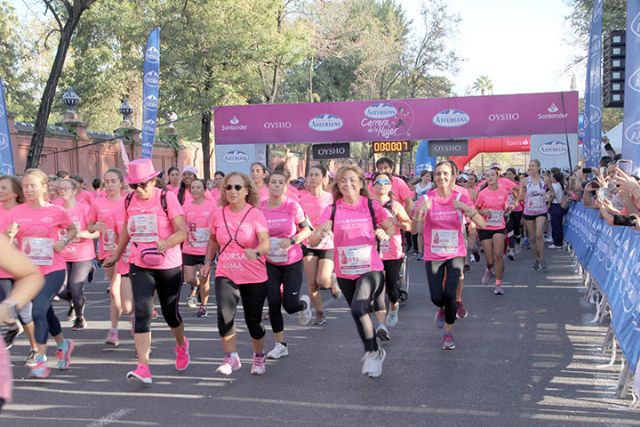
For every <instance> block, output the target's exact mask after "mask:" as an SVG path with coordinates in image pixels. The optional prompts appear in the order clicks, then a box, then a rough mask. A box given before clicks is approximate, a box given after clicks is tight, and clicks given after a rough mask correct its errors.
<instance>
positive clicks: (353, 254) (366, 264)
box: [338, 245, 371, 274]
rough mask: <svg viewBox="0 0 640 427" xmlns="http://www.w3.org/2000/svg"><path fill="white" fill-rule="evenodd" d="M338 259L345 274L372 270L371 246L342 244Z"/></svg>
mask: <svg viewBox="0 0 640 427" xmlns="http://www.w3.org/2000/svg"><path fill="white" fill-rule="evenodd" d="M338 260H339V262H340V270H341V271H342V273H343V274H364V273H368V272H370V271H371V246H369V245H359V246H340V247H338Z"/></svg>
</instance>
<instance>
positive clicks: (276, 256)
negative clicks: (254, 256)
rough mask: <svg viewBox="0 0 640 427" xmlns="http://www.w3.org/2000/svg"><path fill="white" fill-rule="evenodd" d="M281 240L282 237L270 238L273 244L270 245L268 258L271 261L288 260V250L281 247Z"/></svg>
mask: <svg viewBox="0 0 640 427" xmlns="http://www.w3.org/2000/svg"><path fill="white" fill-rule="evenodd" d="M280 240H282V239H280V238H278V237H271V238H270V239H269V242H270V244H271V246H270V247H269V255H267V259H268V260H269V261H271V262H277V263H281V262H287V258H288V255H287V250H286V249H282V248H281V247H280Z"/></svg>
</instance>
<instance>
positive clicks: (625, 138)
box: [622, 1, 640, 175]
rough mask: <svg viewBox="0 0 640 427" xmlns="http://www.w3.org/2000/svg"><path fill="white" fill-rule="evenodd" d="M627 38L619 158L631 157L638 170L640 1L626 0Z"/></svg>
mask: <svg viewBox="0 0 640 427" xmlns="http://www.w3.org/2000/svg"><path fill="white" fill-rule="evenodd" d="M626 34H627V40H626V57H625V70H626V71H625V82H624V84H625V89H624V121H623V124H622V157H623V158H624V159H628V160H633V171H634V172H635V174H636V175H637V174H638V173H640V52H639V51H638V50H639V49H640V2H638V1H628V2H627V31H626Z"/></svg>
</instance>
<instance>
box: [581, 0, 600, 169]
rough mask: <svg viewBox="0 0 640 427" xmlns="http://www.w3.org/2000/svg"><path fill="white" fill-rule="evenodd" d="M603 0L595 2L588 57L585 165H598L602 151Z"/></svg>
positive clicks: (585, 105) (585, 93)
mask: <svg viewBox="0 0 640 427" xmlns="http://www.w3.org/2000/svg"><path fill="white" fill-rule="evenodd" d="M601 138H602V0H596V1H595V2H594V4H593V14H592V16H591V34H590V36H589V53H588V57H587V83H586V86H585V91H584V143H583V144H582V151H583V155H584V159H585V166H587V167H598V164H599V162H600V156H601V152H602V148H601V146H602V143H601Z"/></svg>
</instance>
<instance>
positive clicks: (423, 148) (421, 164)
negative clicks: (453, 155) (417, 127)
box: [415, 139, 438, 175]
mask: <svg viewBox="0 0 640 427" xmlns="http://www.w3.org/2000/svg"><path fill="white" fill-rule="evenodd" d="M437 160H438V159H437V158H435V157H431V156H430V155H429V141H427V140H426V139H423V140H422V141H420V143H419V144H418V148H416V169H415V170H416V175H420V173H421V172H422V171H423V170H427V171H430V172H433V171H434V170H435V169H436V164H437V163H438V162H437Z"/></svg>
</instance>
